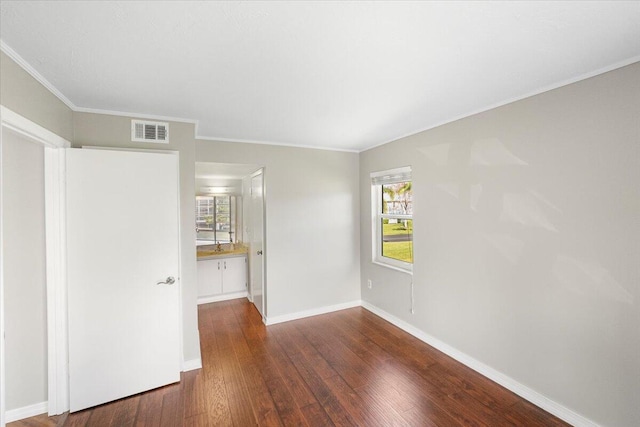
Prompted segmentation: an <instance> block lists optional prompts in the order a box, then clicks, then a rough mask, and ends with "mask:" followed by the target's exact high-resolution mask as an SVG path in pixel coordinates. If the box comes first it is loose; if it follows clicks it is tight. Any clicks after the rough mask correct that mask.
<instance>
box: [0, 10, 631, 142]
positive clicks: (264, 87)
mask: <svg viewBox="0 0 640 427" xmlns="http://www.w3.org/2000/svg"><path fill="white" fill-rule="evenodd" d="M0 13H1V22H0V24H1V32H0V37H1V39H2V42H3V50H5V52H7V53H9V54H11V55H12V56H14V57H16V55H15V54H17V57H21V58H22V59H23V60H24V61H25V62H26V63H27V64H29V65H30V66H31V67H32V68H33V69H34V70H35V71H36V72H37V73H38V74H40V76H41V77H42V78H44V80H46V81H48V82H49V83H50V84H51V85H52V86H53V87H54V88H56V89H57V91H58V92H59V93H61V94H62V96H63V97H64V98H66V100H67V101H68V103H69V104H71V105H72V106H73V107H74V108H77V109H81V110H84V109H99V110H108V111H118V112H128V113H136V114H145V115H158V116H166V117H177V118H186V119H192V120H197V121H198V130H197V133H198V136H200V137H205V138H214V139H226V140H236V141H253V142H269V143H279V144H287V145H302V146H314V147H324V148H331V149H346V150H356V151H358V150H362V149H365V148H368V147H372V146H375V145H379V144H382V143H385V142H388V141H391V140H394V139H397V138H399V137H402V136H405V135H409V134H412V133H415V132H418V131H420V130H424V129H428V128H431V127H434V126H436V125H439V124H442V123H446V122H448V121H452V120H455V119H457V118H460V117H464V116H466V115H469V114H472V113H474V112H478V111H482V110H485V109H488V108H490V107H493V106H497V105H500V104H504V103H506V102H509V101H513V100H516V99H520V98H522V97H525V96H528V95H532V94H535V93H539V92H541V91H544V90H548V89H550V88H553V87H557V86H560V85H562V84H565V83H568V82H572V81H576V80H579V79H581V78H584V77H588V76H590V75H593V74H597V73H599V72H602V71H606V70H609V69H613V68H616V67H618V66H621V65H625V64H628V63H632V62H636V61H638V60H640V2H638V1H633V2H608V1H604V2H185V1H180V2H170V1H161V2H145V1H138V2H115V1H109V2H99V1H87V2H81V1H70V2H60V1H56V2H36V1H7V0H2V1H1V2H0ZM18 59H19V58H18Z"/></svg>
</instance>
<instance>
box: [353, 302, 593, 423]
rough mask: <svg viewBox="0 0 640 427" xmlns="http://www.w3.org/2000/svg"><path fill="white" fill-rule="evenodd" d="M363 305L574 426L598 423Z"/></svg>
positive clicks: (373, 306)
mask: <svg viewBox="0 0 640 427" xmlns="http://www.w3.org/2000/svg"><path fill="white" fill-rule="evenodd" d="M362 307H363V308H365V309H366V310H369V311H370V312H372V313H373V314H375V315H377V316H379V317H381V318H383V319H384V320H386V321H388V322H390V323H392V324H393V325H395V326H397V327H398V328H400V329H402V330H403V331H405V332H407V333H409V334H411V335H413V336H414V337H416V338H418V339H419V340H420V341H423V342H425V343H427V344H429V345H430V346H432V347H434V348H435V349H437V350H440V351H441V352H443V353H444V354H446V355H448V356H450V357H452V358H453V359H455V360H457V361H458V362H460V363H462V364H463V365H466V366H468V367H469V368H471V369H473V370H474V371H476V372H478V373H480V374H481V375H483V376H485V377H487V378H489V379H490V380H492V381H494V382H496V383H498V384H500V385H501V386H503V387H505V388H507V389H509V390H511V391H512V392H514V393H515V394H517V395H518V396H520V397H522V398H523V399H526V400H528V401H529V402H531V403H533V404H534V405H536V406H539V407H540V408H542V409H544V410H545V411H547V412H549V413H550V414H553V415H555V416H556V417H558V418H560V419H562V420H564V421H566V422H568V423H569V424H571V425H573V426H576V427H598V424H596V423H595V422H594V421H591V420H590V419H588V418H585V417H583V416H582V415H580V414H577V413H575V412H573V411H572V410H571V409H569V408H567V407H565V406H563V405H561V404H559V403H557V402H555V401H553V400H551V399H549V398H548V397H546V396H544V395H542V394H540V393H538V392H537V391H535V390H533V389H531V388H529V387H527V386H525V385H523V384H521V383H519V382H517V381H516V380H514V379H513V378H511V377H509V376H507V375H505V374H503V373H502V372H500V371H497V370H495V369H493V368H492V367H490V366H487V365H485V364H484V363H482V362H480V361H479V360H477V359H474V358H473V357H471V356H469V355H467V354H465V353H463V352H461V351H460V350H457V349H456V348H454V347H452V346H450V345H449V344H446V343H444V342H442V341H440V340H439V339H437V338H435V337H433V336H431V335H429V334H427V333H426V332H423V331H421V330H420V329H418V328H416V327H415V326H413V325H411V324H409V323H407V322H405V321H404V320H402V319H399V318H397V317H395V316H394V315H392V314H389V313H387V312H386V311H384V310H382V309H381V308H378V307H376V306H375V305H373V304H370V303H368V302H366V301H362Z"/></svg>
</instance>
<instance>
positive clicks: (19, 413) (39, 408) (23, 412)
mask: <svg viewBox="0 0 640 427" xmlns="http://www.w3.org/2000/svg"><path fill="white" fill-rule="evenodd" d="M48 406H49V405H48V404H47V402H40V403H35V404H33V405H29V406H23V407H22V408H16V409H11V410H9V411H7V412H5V414H4V415H5V422H7V423H11V422H13V421H18V420H23V419H25V418H29V417H35V416H36V415H40V414H46V413H47V411H48V410H49V409H48Z"/></svg>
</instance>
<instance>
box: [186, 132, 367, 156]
mask: <svg viewBox="0 0 640 427" xmlns="http://www.w3.org/2000/svg"><path fill="white" fill-rule="evenodd" d="M196 139H198V140H202V141H218V142H239V143H242V144H259V145H275V146H279V147H290V148H304V149H310V150H324V151H339V152H344V153H358V152H359V151H358V150H352V149H349V148H333V147H318V146H315V145H299V144H290V143H286V142H273V141H259V140H253V139H230V138H215V137H209V136H200V135H196Z"/></svg>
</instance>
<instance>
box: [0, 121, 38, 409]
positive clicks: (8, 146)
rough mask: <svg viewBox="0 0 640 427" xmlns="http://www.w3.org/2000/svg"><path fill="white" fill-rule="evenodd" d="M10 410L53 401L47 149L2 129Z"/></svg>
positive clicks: (7, 399) (6, 331)
mask: <svg viewBox="0 0 640 427" xmlns="http://www.w3.org/2000/svg"><path fill="white" fill-rule="evenodd" d="M1 181H2V193H3V200H2V202H3V205H2V226H3V233H4V235H3V242H2V243H3V245H2V257H3V272H2V274H3V282H4V296H5V300H4V310H5V311H4V316H5V321H6V324H5V339H6V354H5V356H6V359H5V370H6V409H7V410H12V409H16V408H21V407H24V406H28V405H33V404H36V403H41V402H45V401H46V400H47V316H46V294H47V289H46V271H45V259H46V258H45V237H44V231H45V228H44V148H43V147H42V145H39V144H35V143H32V142H29V141H27V140H25V139H24V138H22V137H19V136H17V135H16V134H14V133H13V132H11V131H9V130H6V129H3V130H2V180H1Z"/></svg>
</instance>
